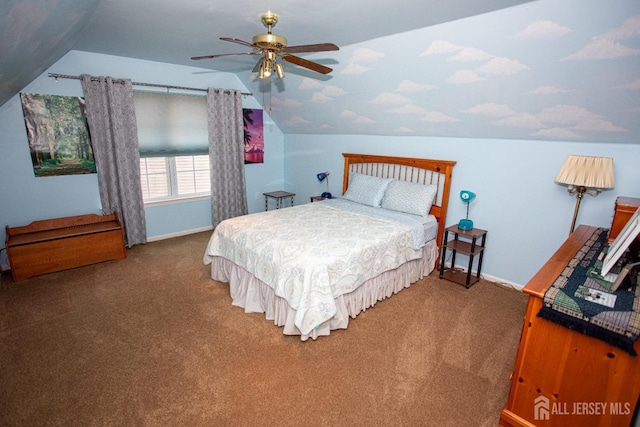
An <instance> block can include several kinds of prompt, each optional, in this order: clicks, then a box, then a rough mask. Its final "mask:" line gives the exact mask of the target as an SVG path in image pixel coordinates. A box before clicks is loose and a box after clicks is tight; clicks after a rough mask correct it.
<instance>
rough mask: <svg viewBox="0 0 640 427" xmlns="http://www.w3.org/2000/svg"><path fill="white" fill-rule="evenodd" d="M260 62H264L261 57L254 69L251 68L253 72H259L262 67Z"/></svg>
mask: <svg viewBox="0 0 640 427" xmlns="http://www.w3.org/2000/svg"><path fill="white" fill-rule="evenodd" d="M260 64H262V58H260V59H259V60H258V62H256V66H255V67H253V70H251V72H252V73H257V72H258V70H259V69H260Z"/></svg>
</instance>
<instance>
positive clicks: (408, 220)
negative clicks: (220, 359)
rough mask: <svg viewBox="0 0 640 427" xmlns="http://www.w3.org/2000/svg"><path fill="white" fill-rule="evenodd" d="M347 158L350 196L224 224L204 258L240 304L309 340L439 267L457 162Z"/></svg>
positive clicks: (346, 187) (345, 190)
mask: <svg viewBox="0 0 640 427" xmlns="http://www.w3.org/2000/svg"><path fill="white" fill-rule="evenodd" d="M343 156H344V178H343V191H342V196H340V197H335V198H333V199H327V200H323V201H320V202H313V203H307V204H303V205H298V206H295V207H289V208H284V209H277V210H272V211H265V212H259V213H254V214H249V215H243V216H240V217H236V218H231V219H228V220H225V221H222V222H221V223H220V224H218V226H217V227H216V228H215V230H214V231H213V234H212V236H211V238H210V239H209V243H208V244H207V248H206V251H205V255H204V263H205V264H210V265H211V277H212V279H213V280H216V281H218V282H223V283H229V290H230V295H231V299H232V304H233V305H234V306H239V307H242V308H244V310H245V312H247V313H256V312H257V313H264V314H265V317H266V318H267V319H269V320H273V321H274V323H275V324H276V325H277V326H281V327H283V334H285V335H297V336H300V339H301V340H303V341H306V340H308V339H309V338H311V339H313V340H315V339H316V338H317V337H319V336H326V335H329V334H330V333H331V331H332V330H336V329H346V328H347V326H348V324H349V319H350V318H355V317H356V316H357V315H358V313H360V312H362V311H364V310H366V309H368V308H370V307H373V306H374V305H375V304H376V302H378V301H381V300H383V299H385V298H389V297H391V296H392V295H394V294H396V293H398V292H400V291H401V290H402V289H404V288H408V287H409V286H410V285H411V284H412V283H414V282H416V281H417V280H420V279H421V278H422V277H424V276H427V275H429V274H430V273H431V272H432V271H433V270H434V268H436V267H437V263H438V256H439V247H438V242H442V234H443V233H444V226H445V219H446V214H447V205H448V201H449V192H450V186H451V174H452V170H453V166H454V165H455V163H456V162H454V161H448V160H433V159H419V158H408V157H391V156H376V155H368V154H349V153H343Z"/></svg>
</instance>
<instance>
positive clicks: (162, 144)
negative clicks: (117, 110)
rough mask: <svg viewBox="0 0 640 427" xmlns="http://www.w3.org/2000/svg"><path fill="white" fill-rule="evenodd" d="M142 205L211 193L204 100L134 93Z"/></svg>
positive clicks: (187, 96) (201, 97) (150, 93)
mask: <svg viewBox="0 0 640 427" xmlns="http://www.w3.org/2000/svg"><path fill="white" fill-rule="evenodd" d="M133 97H134V103H135V108H136V121H137V125H138V143H139V149H140V183H141V186H142V197H143V200H144V202H145V203H157V202H172V201H179V200H181V199H185V198H193V197H200V196H208V195H209V194H211V180H210V178H209V141H208V129H207V100H206V97H204V96H194V95H185V94H167V93H159V92H141V91H135V92H134V93H133Z"/></svg>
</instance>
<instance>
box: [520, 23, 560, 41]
mask: <svg viewBox="0 0 640 427" xmlns="http://www.w3.org/2000/svg"><path fill="white" fill-rule="evenodd" d="M570 32H571V30H570V29H569V28H567V27H564V26H562V25H559V24H555V23H553V22H551V21H534V22H532V23H531V24H529V25H527V27H526V28H525V29H524V30H522V31H520V32H519V33H517V34H515V35H514V36H513V37H512V38H514V39H521V40H537V39H556V38H558V37H562V36H564V35H565V34H568V33H570Z"/></svg>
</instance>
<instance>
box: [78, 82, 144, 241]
mask: <svg viewBox="0 0 640 427" xmlns="http://www.w3.org/2000/svg"><path fill="white" fill-rule="evenodd" d="M82 90H83V91H84V98H85V103H86V106H87V121H88V123H89V131H90V132H91V143H92V146H93V152H94V156H95V159H96V169H97V170H98V187H99V188H100V200H101V202H102V210H103V212H104V213H106V214H110V213H114V212H115V213H117V214H118V217H119V218H120V221H121V222H122V226H123V228H124V235H125V241H126V243H127V247H132V246H133V245H136V244H139V243H146V241H147V230H146V228H147V227H146V220H145V217H144V201H143V200H142V189H141V187H140V154H139V152H138V130H137V125H136V115H135V108H134V104H133V89H132V85H131V80H119V79H118V80H114V79H113V78H111V77H91V76H88V75H86V74H84V75H82Z"/></svg>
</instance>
